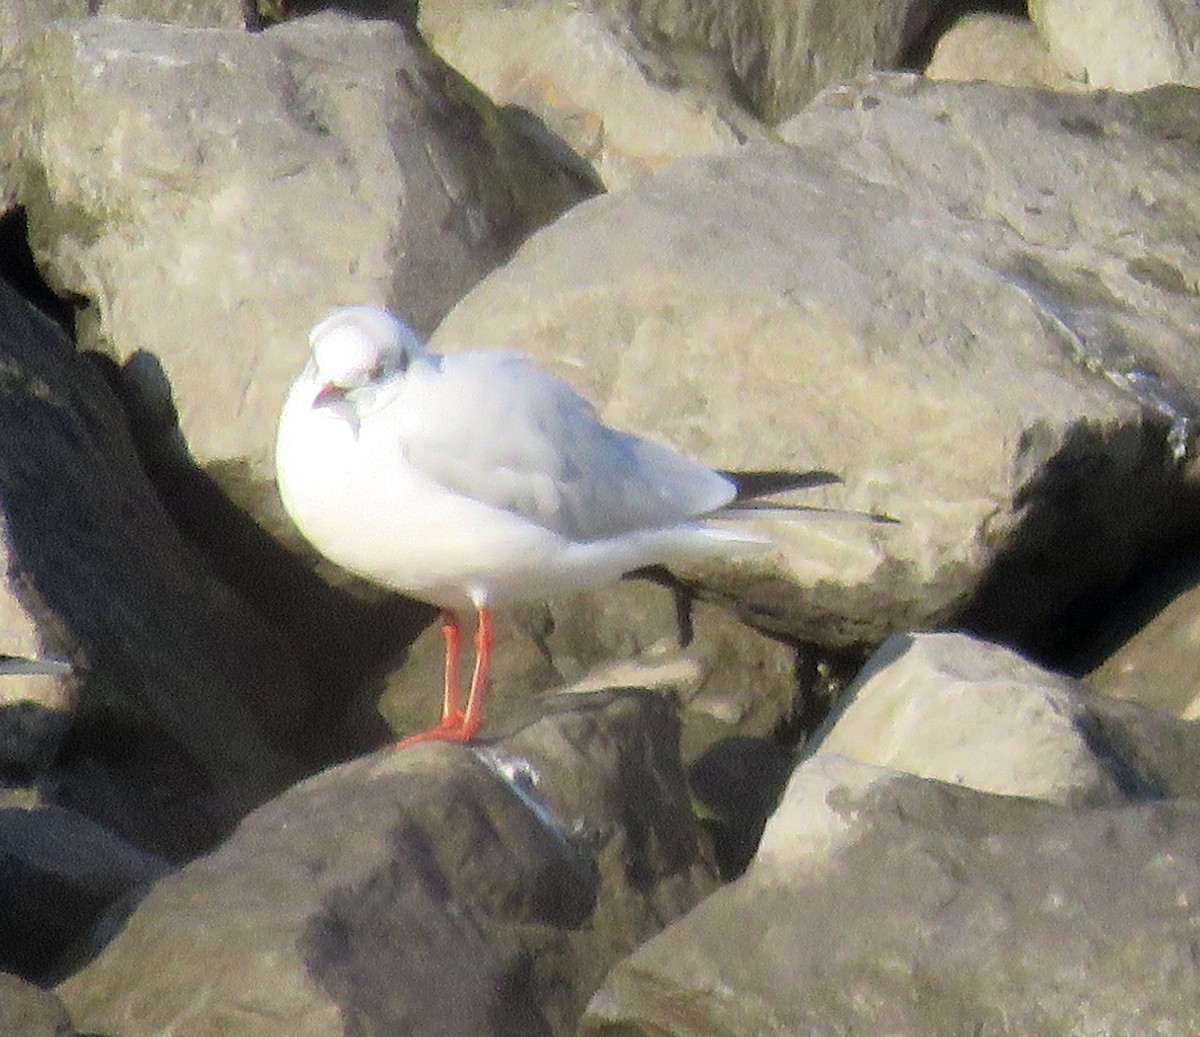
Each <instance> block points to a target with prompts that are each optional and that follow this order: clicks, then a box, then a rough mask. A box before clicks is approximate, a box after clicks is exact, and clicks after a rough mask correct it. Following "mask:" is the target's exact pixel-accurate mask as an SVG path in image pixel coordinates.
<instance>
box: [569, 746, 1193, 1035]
mask: <svg viewBox="0 0 1200 1037" xmlns="http://www.w3.org/2000/svg"><path fill="white" fill-rule="evenodd" d="M1197 838H1200V808H1198V807H1197V804H1196V803H1195V801H1193V800H1180V801H1176V802H1159V803H1143V804H1137V805H1127V806H1123V807H1117V808H1107V809H1096V810H1082V811H1073V810H1068V809H1064V808H1062V807H1058V806H1052V805H1049V804H1045V803H1037V802H1032V801H1029V800H1023V799H1016V798H1007V797H1000V796H989V795H986V794H984V793H980V792H977V791H975V790H972V789H966V788H956V787H953V786H948V785H941V784H939V783H936V782H929V781H924V780H922V779H919V778H914V777H911V776H906V775H896V774H890V773H889V772H887V771H883V770H878V769H874V768H867V767H862V766H860V765H855V764H850V763H848V762H846V761H844V760H839V759H838V758H837V757H834V756H827V757H819V758H816V759H814V760H812V761H810V762H808V763H806V764H804V765H803V766H801V767H800V768H799V769H798V770H797V771H796V773H795V775H794V777H793V779H792V782H791V784H790V785H789V787H788V791H787V793H786V795H785V798H784V801H783V804H782V805H781V807H780V810H779V811H778V812H777V814H776V815H775V817H773V818H772V820H771V821H770V823H769V824H768V826H767V831H766V833H765V835H764V838H763V844H762V846H761V847H760V848H759V852H758V856H757V857H756V859H755V861H754V863H753V864H752V865H751V867H750V869H749V870H748V871H747V873H746V874H745V875H744V876H743V877H742V878H741V879H739V880H738V881H737V882H735V883H733V884H731V885H729V886H727V887H725V888H724V889H722V890H720V891H718V892H717V893H716V894H714V895H713V896H711V897H709V898H708V899H707V900H705V902H704V903H703V904H702V905H701V906H700V907H699V908H697V909H696V910H694V911H692V912H691V913H690V914H689V915H688V916H687V917H686V918H684V919H683V920H682V921H680V922H678V923H676V924H675V925H673V926H671V927H670V928H668V929H667V930H666V931H665V932H664V933H663V934H662V935H660V936H659V937H657V938H656V939H654V940H652V941H650V942H649V943H648V944H646V945H645V946H643V947H642V948H641V949H639V950H638V951H637V952H636V953H635V954H634V955H633V956H631V957H630V958H629V959H627V960H626V961H624V962H622V963H621V964H620V965H618V966H617V967H616V968H615V969H614V970H613V971H612V973H610V975H609V977H608V979H607V981H606V983H605V986H604V987H603V988H602V989H601V990H600V991H599V992H598V993H597V994H596V996H595V997H594V998H593V1000H592V1002H591V1004H590V1006H589V1008H588V1012H587V1015H586V1016H585V1018H584V1021H583V1024H582V1025H581V1027H580V1033H581V1034H582V1035H586V1037H599V1035H601V1034H604V1035H609V1034H618V1033H619V1034H621V1035H628V1037H643V1035H644V1037H651V1035H658V1034H662V1033H671V1034H678V1035H681V1037H684V1035H686V1037H702V1035H703V1037H710V1035H711V1037H717V1035H723V1034H730V1033H860V1032H861V1033H878V1032H884V1031H886V1032H888V1033H895V1034H905V1035H907V1037H925V1035H928V1037H934V1035H942V1034H948V1033H989V1034H996V1035H998V1037H1007V1035H1012V1037H1017V1035H1023V1037H1061V1035H1062V1034H1067V1033H1070V1034H1075V1033H1088V1032H1093V1031H1097V1030H1099V1031H1102V1032H1112V1033H1134V1032H1138V1033H1140V1032H1146V1031H1147V1030H1152V1031H1153V1032H1155V1033H1161V1034H1166V1035H1170V1037H1183V1035H1185V1034H1189V1033H1192V1032H1194V1031H1195V1029H1196V1027H1197V1025H1200V1009H1198V1008H1197V1005H1200V968H1198V966H1197V963H1196V960H1195V955H1194V954H1193V953H1192V949H1193V946H1194V942H1195V925H1196V918H1195V912H1196V907H1195V905H1196V903H1197V902H1198V898H1200V867H1198V866H1197V863H1196V859H1195V852H1194V848H1195V845H1196V840H1197Z"/></svg>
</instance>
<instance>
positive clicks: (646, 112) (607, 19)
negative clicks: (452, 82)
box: [418, 0, 767, 189]
mask: <svg viewBox="0 0 1200 1037" xmlns="http://www.w3.org/2000/svg"><path fill="white" fill-rule="evenodd" d="M418 24H419V25H420V28H421V32H422V33H423V34H424V36H425V38H426V39H428V40H429V41H430V44H431V46H432V47H433V48H434V49H435V50H436V51H437V52H438V53H439V54H440V55H441V56H442V57H443V58H445V59H446V61H448V62H449V63H450V64H451V65H453V66H454V67H455V68H456V69H458V70H459V71H461V72H462V73H464V74H465V75H466V76H467V77H468V78H469V79H470V80H471V81H472V82H473V83H475V84H476V85H477V86H479V87H480V88H481V89H482V90H483V91H484V92H485V93H487V95H488V96H489V97H490V98H491V99H492V100H493V101H495V102H496V103H497V104H499V105H505V106H508V107H509V108H510V109H515V110H519V111H524V112H527V113H529V114H530V115H531V116H532V117H533V119H534V120H536V121H535V122H531V123H530V125H531V127H532V128H534V129H537V128H538V127H542V132H543V133H544V132H545V129H547V128H548V129H549V130H550V131H551V132H552V133H553V134H554V135H555V136H556V137H558V138H560V139H561V140H562V141H564V142H565V143H566V144H568V145H569V146H570V147H571V149H572V150H573V151H574V152H575V153H576V154H577V155H578V156H579V159H581V160H582V161H583V163H585V168H586V169H587V170H588V172H590V173H591V175H593V176H598V177H599V179H600V180H601V181H602V182H603V183H604V185H605V186H606V187H608V188H609V189H615V188H618V187H623V186H625V185H626V184H628V183H631V182H632V181H634V180H637V179H640V178H642V177H645V176H648V175H650V174H652V173H654V172H655V171H657V170H659V169H662V168H664V167H665V166H667V165H668V164H670V163H671V162H672V161H674V160H675V159H677V158H680V157H683V156H687V155H702V154H711V153H715V152H722V151H730V150H732V149H734V148H736V147H738V146H739V145H740V144H742V143H744V142H745V141H747V140H761V139H764V138H765V137H766V136H767V131H766V129H765V127H763V126H762V124H760V123H759V122H758V121H757V120H756V119H754V118H753V117H751V116H750V115H749V114H748V113H747V112H746V111H745V109H744V108H743V107H742V106H741V104H740V103H739V102H738V100H737V98H736V97H735V96H734V94H733V92H732V91H731V90H730V88H729V83H728V72H727V70H725V71H722V70H715V71H712V72H710V74H709V75H707V76H703V77H701V76H698V75H697V72H699V71H700V68H701V66H702V65H703V64H704V59H703V58H702V57H701V55H700V54H699V53H698V52H695V51H693V52H692V53H691V54H690V55H688V57H690V61H684V60H681V58H682V55H679V54H677V53H675V52H673V51H672V50H671V49H670V48H666V47H661V46H660V47H658V48H657V49H656V48H655V46H654V43H653V42H643V41H642V40H641V39H639V38H638V36H637V35H636V33H635V32H634V29H633V27H632V26H630V25H629V24H628V22H627V21H626V20H625V19H621V18H618V17H616V16H614V14H613V13H612V12H605V11H602V10H589V9H588V8H587V7H586V6H583V7H581V6H579V5H578V4H568V3H565V2H559V0H535V2H531V3H524V4H517V5H514V4H507V3H503V4H502V3H495V4H491V3H489V4H480V3H478V2H469V3H464V2H463V0H436V2H430V0H426V2H424V3H422V4H421V11H420V20H419V23H418ZM713 60H715V59H713Z"/></svg>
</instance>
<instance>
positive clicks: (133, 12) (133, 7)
mask: <svg viewBox="0 0 1200 1037" xmlns="http://www.w3.org/2000/svg"><path fill="white" fill-rule="evenodd" d="M92 6H93V8H94V9H95V10H94V13H96V14H102V15H114V16H116V17H118V18H140V19H145V20H146V21H152V22H169V23H172V24H174V25H211V26H221V27H224V28H229V29H244V28H247V27H253V26H255V25H257V23H258V17H257V12H256V9H255V5H254V0H98V2H96V3H93V4H92Z"/></svg>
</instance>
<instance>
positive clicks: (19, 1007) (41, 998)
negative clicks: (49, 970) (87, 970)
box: [0, 973, 75, 1037]
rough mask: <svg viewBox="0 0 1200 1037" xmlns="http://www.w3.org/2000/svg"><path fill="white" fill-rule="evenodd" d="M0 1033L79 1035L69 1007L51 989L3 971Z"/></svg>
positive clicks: (14, 1036)
mask: <svg viewBox="0 0 1200 1037" xmlns="http://www.w3.org/2000/svg"><path fill="white" fill-rule="evenodd" d="M0 1033H4V1034H5V1035H6V1037H75V1028H74V1027H73V1026H72V1025H71V1018H70V1016H69V1015H67V1010H66V1008H64V1007H63V1004H62V1002H61V1001H59V999H58V998H57V997H55V996H54V995H53V994H52V993H50V992H49V991H48V990H39V989H38V988H37V987H35V986H34V985H33V984H32V983H27V982H26V981H25V980H23V979H21V978H20V977H18V976H10V975H6V974H4V973H0Z"/></svg>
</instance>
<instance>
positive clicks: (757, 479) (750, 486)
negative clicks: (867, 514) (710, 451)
mask: <svg viewBox="0 0 1200 1037" xmlns="http://www.w3.org/2000/svg"><path fill="white" fill-rule="evenodd" d="M721 474H722V475H723V476H725V478H726V479H729V480H731V481H732V482H733V485H734V486H736V487H737V497H736V498H734V499H735V500H737V501H748V500H754V499H755V498H757V497H770V496H771V495H772V494H776V493H786V492H787V491H788V490H811V489H814V488H815V487H817V486H832V485H833V484H834V483H840V482H841V481H842V477H841V476H840V475H838V474H837V473H836V472H827V471H825V470H824V469H820V468H815V469H812V470H811V471H807V472H795V471H788V470H786V469H783V468H764V469H752V470H749V471H736V472H728V471H723V472H721Z"/></svg>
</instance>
